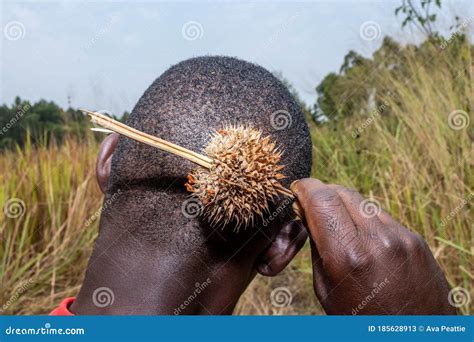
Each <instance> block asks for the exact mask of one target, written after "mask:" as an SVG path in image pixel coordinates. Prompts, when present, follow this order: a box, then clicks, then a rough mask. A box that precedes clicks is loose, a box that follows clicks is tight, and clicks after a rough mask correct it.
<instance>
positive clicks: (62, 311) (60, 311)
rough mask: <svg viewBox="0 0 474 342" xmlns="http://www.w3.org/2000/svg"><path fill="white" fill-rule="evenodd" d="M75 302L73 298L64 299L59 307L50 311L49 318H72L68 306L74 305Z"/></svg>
mask: <svg viewBox="0 0 474 342" xmlns="http://www.w3.org/2000/svg"><path fill="white" fill-rule="evenodd" d="M75 300H76V298H75V297H69V298H66V299H64V300H63V301H62V302H61V304H59V306H58V307H57V308H56V309H54V310H53V311H51V313H50V314H49V315H50V316H74V314H73V313H72V312H71V311H69V306H70V305H71V304H72V303H74V301H75Z"/></svg>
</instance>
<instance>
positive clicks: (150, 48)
mask: <svg viewBox="0 0 474 342" xmlns="http://www.w3.org/2000/svg"><path fill="white" fill-rule="evenodd" d="M400 3H401V0H394V1H374V0H372V1H354V0H353V1H347V0H346V1H329V0H327V1H305V2H298V1H286V2H281V1H259V2H248V1H247V2H243V1H241V2H228V1H226V2H216V1H214V2H212V1H194V2H176V1H174V2H163V1H84V0H83V1H76V0H74V1H6V0H1V2H0V4H1V5H0V13H1V15H0V17H1V28H2V32H1V33H2V36H1V40H0V42H1V45H0V56H1V59H0V103H2V104H3V103H7V104H11V103H12V102H13V99H14V98H15V97H16V96H20V97H21V98H25V99H28V100H30V101H37V100H39V99H46V100H52V101H54V102H56V103H58V104H59V105H61V106H62V107H64V108H66V107H67V106H68V105H69V104H71V105H72V106H73V107H75V108H88V109H91V110H105V111H108V112H110V113H113V114H116V115H118V116H120V115H121V114H122V113H123V112H124V111H131V110H132V109H133V106H134V105H135V103H136V102H137V100H138V99H139V98H140V96H141V95H142V94H143V92H144V91H145V90H146V88H147V87H148V86H149V85H150V84H151V83H152V82H153V81H154V80H155V79H156V78H157V77H159V76H160V74H162V73H163V72H164V71H165V70H166V69H168V68H169V67H170V66H172V65H174V64H176V63H178V62H180V61H182V60H185V59H187V58H191V57H195V56H203V55H227V56H234V57H238V58H241V59H244V60H247V61H250V62H253V63H257V64H260V65H262V66H263V67H265V68H266V69H268V70H270V71H272V72H279V73H281V74H282V75H283V76H284V77H285V79H287V80H288V81H289V82H290V83H291V84H293V86H294V88H295V89H296V90H297V91H298V93H299V95H300V97H301V98H302V99H303V100H304V102H306V103H307V104H309V105H312V104H313V103H314V102H315V100H316V92H315V87H316V86H317V85H318V84H319V82H320V81H321V80H322V79H323V78H324V76H326V75H327V74H328V73H329V72H332V71H338V70H339V68H340V66H341V65H342V62H343V58H344V56H345V55H346V54H347V52H348V51H349V50H351V49H352V50H355V51H357V52H359V53H361V54H362V55H365V56H370V55H371V54H372V53H373V51H374V50H375V49H377V48H378V47H379V46H380V44H381V42H382V39H383V37H384V36H385V35H390V36H392V37H394V38H395V39H397V40H398V41H400V42H402V43H406V42H416V41H419V39H420V36H419V35H418V34H417V32H414V31H413V30H410V29H405V30H402V29H401V20H402V19H401V18H400V17H399V18H397V17H396V16H395V15H394V10H395V8H396V7H397V6H398V5H399V4H400ZM473 3H474V2H471V1H468V0H466V1H464V0H459V1H455V0H452V1H446V0H445V1H443V12H442V16H440V25H441V26H443V25H445V26H446V27H447V25H449V23H450V22H451V18H453V17H454V15H459V16H461V17H469V16H473V15H474V5H473ZM469 13H470V14H469ZM471 24H472V23H471Z"/></svg>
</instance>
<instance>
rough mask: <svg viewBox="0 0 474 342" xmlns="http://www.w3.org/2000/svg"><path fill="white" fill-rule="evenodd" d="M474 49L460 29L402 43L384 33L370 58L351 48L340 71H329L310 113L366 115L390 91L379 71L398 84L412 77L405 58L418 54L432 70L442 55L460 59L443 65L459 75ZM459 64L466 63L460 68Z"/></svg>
mask: <svg viewBox="0 0 474 342" xmlns="http://www.w3.org/2000/svg"><path fill="white" fill-rule="evenodd" d="M473 51H474V46H473V45H471V43H470V42H469V41H468V38H467V36H466V35H465V34H464V33H461V32H460V31H456V32H455V33H453V34H452V35H451V36H450V37H449V38H447V39H445V38H443V37H440V36H431V37H429V38H427V39H426V40H425V41H424V42H423V43H422V44H420V45H419V46H416V45H412V44H409V45H406V46H401V45H400V44H399V43H397V42H396V41H394V40H393V39H391V38H390V37H385V38H384V40H383V42H382V45H381V46H380V48H379V49H377V50H376V51H375V52H374V53H373V55H372V57H371V58H364V57H362V56H360V55H358V54H357V53H356V52H354V51H350V52H349V53H348V54H347V55H346V57H345V58H344V63H343V65H342V67H341V69H340V71H339V73H330V74H329V75H327V76H326V77H325V78H324V79H323V81H322V82H321V83H320V84H319V85H318V86H317V87H316V92H317V94H318V99H317V102H316V104H315V106H314V109H313V117H314V118H315V120H316V121H317V122H325V121H338V120H341V119H344V118H348V117H351V116H360V115H366V114H367V112H370V111H371V110H372V109H373V108H377V107H379V106H380V105H381V104H382V103H383V101H382V99H383V98H384V97H385V96H386V95H387V94H391V93H393V89H392V88H393V86H392V85H391V84H387V82H381V80H380V75H385V76H386V75H389V77H390V78H391V79H394V80H396V81H397V82H399V83H401V84H406V83H410V82H411V81H412V78H413V70H412V69H411V68H410V65H409V64H408V63H407V61H408V60H410V59H411V58H412V57H413V56H414V55H416V56H418V58H420V63H421V64H422V65H423V66H424V67H426V68H428V69H431V70H432V71H433V72H434V71H435V70H436V68H438V64H437V63H438V62H439V61H440V60H441V59H443V58H446V57H448V60H453V61H454V60H458V61H461V63H459V64H455V66H454V64H452V65H451V66H448V68H447V69H446V70H447V71H448V72H449V76H451V77H456V75H458V76H457V77H459V76H460V75H463V74H466V73H468V72H469V59H470V58H471V55H472V53H473ZM459 65H464V66H465V67H464V68H459ZM459 79H460V80H462V79H463V78H462V77H460V78H459ZM462 86H464V85H461V87H462ZM384 115H390V110H387V111H385V112H384Z"/></svg>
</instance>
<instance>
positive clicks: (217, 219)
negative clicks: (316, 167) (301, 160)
mask: <svg viewBox="0 0 474 342" xmlns="http://www.w3.org/2000/svg"><path fill="white" fill-rule="evenodd" d="M205 151H206V153H207V156H208V157H210V158H211V159H212V160H213V161H214V162H213V165H212V166H211V167H210V168H209V169H208V168H199V169H196V170H193V171H192V172H191V174H190V175H189V176H188V182H187V183H186V189H187V190H188V191H190V192H192V193H193V195H194V196H196V197H197V198H198V199H199V200H200V201H201V203H202V205H203V208H204V210H203V214H204V215H206V216H207V218H208V219H209V222H211V224H213V225H216V224H222V225H226V224H228V223H229V222H235V223H236V229H239V227H240V226H242V225H243V226H247V225H248V224H253V223H254V222H255V219H256V218H257V217H258V216H260V217H263V215H264V213H265V212H268V210H269V204H270V203H271V202H272V201H274V199H275V198H276V197H277V196H278V189H281V188H282V186H281V184H280V180H281V179H283V178H285V176H284V175H283V174H281V173H280V171H281V170H282V169H283V168H284V166H282V165H279V162H280V159H281V154H282V152H281V151H279V149H278V148H277V147H276V145H275V143H274V142H272V141H271V138H270V136H267V137H262V132H261V131H260V130H258V129H255V128H253V127H251V126H233V125H229V126H227V127H225V128H223V129H220V130H218V131H217V132H215V133H214V134H213V135H212V137H211V141H210V143H209V145H208V146H207V147H206V150H205Z"/></svg>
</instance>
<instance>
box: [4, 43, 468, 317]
mask: <svg viewBox="0 0 474 342" xmlns="http://www.w3.org/2000/svg"><path fill="white" fill-rule="evenodd" d="M433 56H435V57H433V58H435V60H434V61H433V63H435V65H436V66H437V67H436V69H433V68H427V67H426V66H425V65H424V64H423V63H421V62H420V60H419V58H418V57H417V56H416V54H414V55H413V56H408V57H407V61H406V63H407V65H408V66H409V67H410V74H411V81H410V82H409V83H401V82H400V81H399V80H397V79H395V78H393V76H392V75H390V74H380V73H379V74H374V75H370V77H371V78H372V81H374V82H376V83H377V84H379V85H382V86H383V85H387V87H389V88H390V89H391V92H392V93H391V95H390V96H387V97H386V99H385V100H386V101H387V103H388V105H387V107H388V108H389V112H390V117H388V118H387V117H384V113H385V111H384V113H382V115H381V116H378V115H375V116H373V119H372V120H371V121H370V122H369V123H368V124H367V121H365V120H367V118H369V117H370V116H365V117H359V118H354V119H351V120H347V121H344V122H341V123H339V124H337V125H324V126H318V127H312V133H313V144H314V154H315V155H314V170H313V176H314V177H317V178H319V179H321V180H323V181H326V182H331V183H338V184H343V185H345V186H348V187H352V188H356V189H358V190H359V191H361V192H362V193H363V194H365V195H366V196H373V198H375V199H377V200H378V201H379V202H380V203H381V204H382V206H383V207H384V208H385V209H386V210H387V211H389V212H390V213H392V215H393V216H394V217H395V218H397V219H398V220H399V221H401V222H402V223H403V224H404V225H406V226H407V227H409V228H411V229H413V230H415V231H417V232H419V233H421V234H422V235H423V236H424V237H425V238H426V240H427V241H428V243H429V245H430V247H431V248H432V251H433V253H434V254H435V257H436V258H437V260H438V262H439V263H440V264H441V266H442V268H443V270H444V271H445V273H446V275H447V278H448V280H449V283H450V284H451V286H453V287H454V286H461V287H463V288H465V289H467V290H468V291H470V293H471V298H474V293H473V290H474V286H473V283H474V268H473V259H474V236H473V226H472V222H471V219H472V201H473V199H474V198H473V196H472V193H473V184H474V179H473V178H474V173H473V172H472V171H473V164H474V144H473V133H472V132H473V130H472V127H473V118H472V114H471V113H467V111H468V108H471V109H472V108H474V106H473V105H474V104H473V103H472V101H473V99H474V96H473V93H472V91H473V90H472V88H471V87H472V84H473V79H472V75H469V73H459V74H458V75H456V76H455V77H452V76H450V75H451V74H450V72H449V71H450V70H453V69H454V70H455V69H456V68H458V69H460V70H461V69H463V68H466V65H465V63H466V58H464V59H457V58H451V57H449V58H448V57H446V56H444V55H443V54H439V53H437V52H436V51H434V52H433ZM468 60H469V65H468V66H467V67H468V70H471V72H472V56H468ZM458 64H459V65H458ZM458 109H462V110H464V111H466V114H467V116H468V118H469V119H470V121H471V123H470V125H469V126H468V127H466V128H463V129H460V130H453V129H452V128H450V127H449V125H448V115H449V113H451V112H453V111H454V110H458ZM364 122H365V123H364ZM362 125H363V126H365V128H364V129H363V130H362V131H361V133H360V137H359V138H357V139H356V138H353V136H352V133H353V131H354V129H356V128H357V127H361V126H362ZM96 152H97V145H96V144H95V143H94V142H93V140H92V139H89V140H88V141H85V142H81V143H77V142H74V141H72V140H68V141H66V143H65V144H64V145H62V146H60V147H58V146H56V145H54V144H52V145H51V146H50V147H49V148H45V147H40V148H38V149H36V150H33V149H32V148H31V145H29V144H27V146H26V148H25V149H24V150H17V151H13V152H6V153H4V154H2V155H1V156H0V184H1V188H0V202H1V203H5V202H6V201H7V200H8V199H11V198H18V199H20V200H22V201H23V202H24V204H25V210H24V214H23V215H22V216H21V217H19V218H8V217H5V216H2V220H1V222H0V236H1V243H0V260H1V263H0V278H1V279H2V280H1V291H0V301H1V303H2V304H4V307H3V313H4V314H40V313H42V314H44V313H45V312H47V311H48V310H49V309H50V308H52V307H53V306H54V305H55V304H56V303H58V302H59V301H60V300H61V299H62V298H64V297H66V296H69V295H75V294H76V293H77V291H78V289H79V285H80V282H81V280H82V277H83V273H84V271H85V269H86V262H87V259H88V256H89V254H90V252H91V247H92V243H93V240H94V238H95V236H96V232H97V221H94V222H93V223H92V224H91V225H90V226H87V224H86V222H88V219H89V218H90V217H92V216H93V215H94V214H95V213H96V212H97V210H98V209H99V207H100V205H101V199H102V197H101V195H100V193H99V191H98V187H97V186H96V184H95V180H94V177H93V171H94V170H93V168H94V163H95V154H96ZM310 265H311V264H310V255H309V249H308V248H307V247H306V248H305V249H304V250H303V251H302V252H301V253H300V254H299V255H298V256H297V258H296V260H294V262H293V263H292V264H291V265H290V267H289V268H288V269H287V270H286V271H285V272H284V273H283V274H282V275H280V276H277V277H275V278H263V277H258V278H257V279H256V280H255V282H253V283H252V285H251V286H250V287H249V288H248V290H247V291H246V292H245V294H244V296H243V297H242V298H241V300H240V302H239V304H238V307H237V309H236V313H238V314H319V313H322V311H321V308H320V307H319V305H318V303H317V301H316V300H315V297H314V294H313V290H312V285H311V283H312V277H311V269H310ZM277 287H286V288H288V290H289V291H290V293H291V295H292V301H291V305H289V306H288V307H284V308H278V307H275V306H274V305H272V304H271V301H270V294H271V292H272V290H274V289H275V288H277ZM461 312H462V313H463V314H472V313H473V312H474V304H473V301H472V300H471V303H470V305H466V306H463V307H462V308H461Z"/></svg>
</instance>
